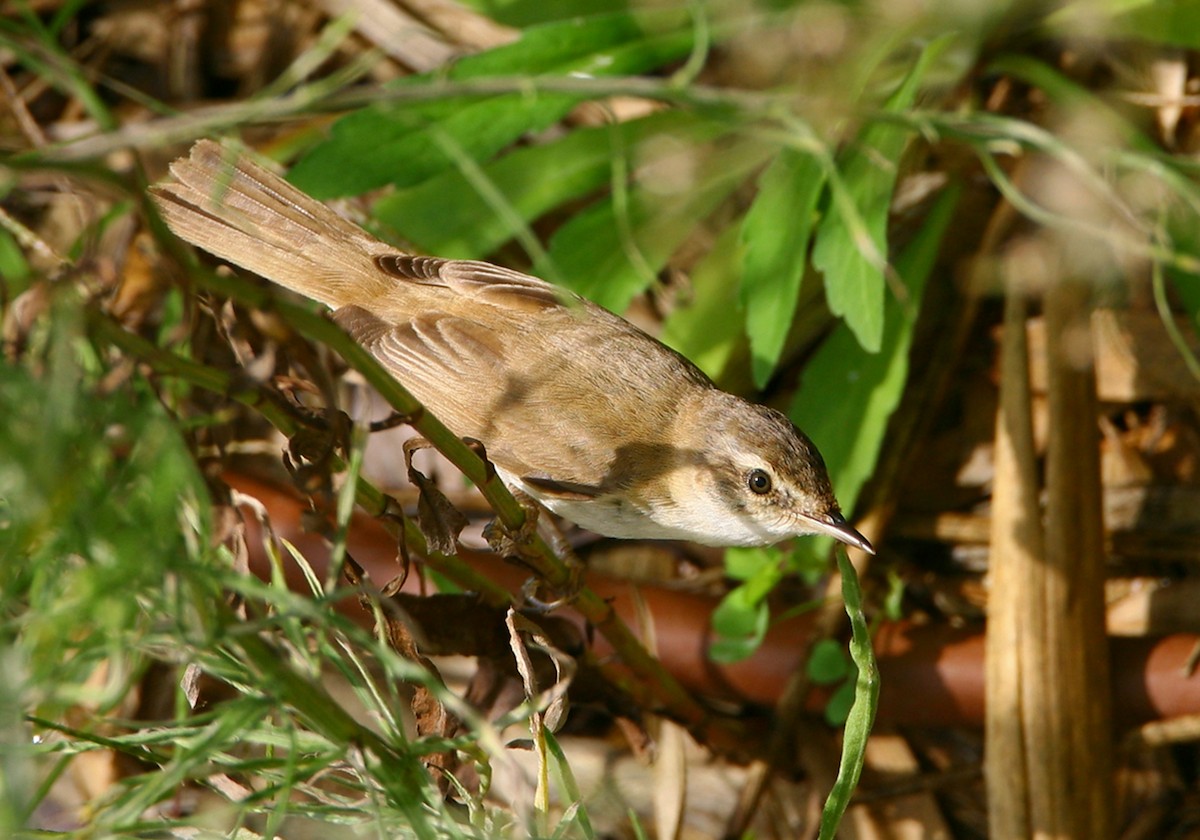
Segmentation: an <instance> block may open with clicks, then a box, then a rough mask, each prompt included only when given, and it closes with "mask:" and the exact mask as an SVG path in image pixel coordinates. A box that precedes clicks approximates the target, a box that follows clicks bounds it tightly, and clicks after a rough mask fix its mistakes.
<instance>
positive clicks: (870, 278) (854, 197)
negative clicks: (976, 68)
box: [813, 35, 951, 353]
mask: <svg viewBox="0 0 1200 840" xmlns="http://www.w3.org/2000/svg"><path fill="white" fill-rule="evenodd" d="M950 42H951V36H949V35H947V36H944V37H942V38H939V39H937V40H935V41H933V42H932V43H930V44H929V45H928V46H927V47H926V48H925V49H924V50H923V51H922V53H921V56H920V58H918V59H917V62H916V64H915V65H914V66H913V69H912V70H911V71H910V72H909V73H908V75H907V76H906V77H905V79H904V82H903V83H902V84H901V85H900V87H899V88H898V89H897V90H896V92H895V93H893V94H892V95H891V96H890V97H889V98H888V100H887V102H886V103H885V104H884V106H883V110H884V111H885V112H887V113H898V112H900V111H903V110H906V109H907V108H909V107H910V106H911V105H912V103H913V101H914V100H915V98H916V95H917V91H918V90H919V89H920V83H921V79H922V78H923V77H924V76H925V73H926V71H927V70H928V69H929V67H930V65H931V64H933V62H934V61H935V60H936V59H937V57H938V56H939V55H941V53H942V51H943V50H944V49H945V48H946V47H947V46H948V45H949V44H950ZM910 133H911V132H910V131H909V130H908V129H907V128H904V127H902V126H898V125H894V124H890V123H886V122H882V121H878V122H873V123H871V124H870V125H868V126H867V127H866V128H865V129H864V130H863V132H862V134H861V135H860V136H859V138H858V142H857V143H855V144H854V146H853V147H852V148H851V150H850V151H849V152H848V153H847V155H846V156H845V158H844V159H843V161H842V162H841V164H840V166H839V170H840V172H839V174H838V175H837V177H836V178H835V179H834V183H833V199H834V200H833V201H832V202H831V204H830V208H829V212H828V214H827V215H826V216H825V218H824V219H822V220H821V223H820V225H819V227H818V228H817V235H816V244H815V245H814V246H813V265H814V266H816V267H817V268H818V269H820V270H821V272H822V273H823V274H824V275H825V297H826V299H827V300H828V301H829V309H830V311H832V312H833V314H834V315H838V316H840V317H842V318H843V319H845V322H846V324H847V326H849V327H850V329H851V330H852V331H853V333H854V335H855V337H856V338H857V339H858V342H859V343H860V344H861V345H862V346H863V347H864V348H865V349H866V350H868V351H870V352H872V353H875V352H878V351H879V349H880V346H881V342H882V340H883V320H884V318H883V303H884V291H885V282H884V274H883V272H884V266H885V262H886V260H887V253H888V251H887V222H888V211H889V209H890V207H891V202H892V193H893V191H894V190H895V186H896V175H897V170H896V164H897V162H898V161H899V159H900V155H901V153H902V152H903V150H904V147H905V145H906V144H907V143H908V138H909V135H910Z"/></svg>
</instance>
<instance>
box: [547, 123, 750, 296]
mask: <svg viewBox="0 0 1200 840" xmlns="http://www.w3.org/2000/svg"><path fill="white" fill-rule="evenodd" d="M697 152H698V154H699V157H698V158H697V159H696V161H695V163H696V166H695V170H694V173H693V176H692V177H691V178H690V179H689V181H688V183H687V185H686V186H685V187H684V188H682V189H681V190H680V191H679V192H672V191H664V190H662V189H661V185H651V184H646V185H640V184H638V185H635V186H633V187H632V188H630V189H629V191H628V193H625V192H624V191H623V190H620V189H618V190H617V191H615V192H614V193H613V195H611V196H609V197H608V198H606V199H603V200H601V201H600V202H598V203H597V204H595V205H593V206H592V207H590V208H588V209H587V210H585V211H583V212H581V213H579V214H578V215H576V216H575V217H574V218H572V219H571V220H570V221H569V222H567V223H566V224H565V225H563V226H562V227H561V228H560V229H559V230H558V231H557V232H556V233H555V234H554V236H553V237H551V240H550V248H549V251H548V256H547V260H546V262H545V263H543V264H542V265H537V266H535V271H539V272H540V273H542V274H545V275H549V276H557V277H559V278H560V279H561V282H562V283H564V284H565V285H567V286H568V287H570V288H571V289H574V290H575V291H576V292H578V293H579V294H581V295H583V296H584V297H587V298H590V299H591V300H593V301H595V302H596V303H598V304H600V305H601V306H604V307H607V308H609V309H611V310H613V311H614V312H623V311H624V310H625V309H626V308H627V307H628V306H629V302H630V301H631V300H632V299H633V297H634V296H635V295H636V294H638V293H639V292H642V291H644V290H645V289H646V288H647V287H648V286H649V285H650V284H651V283H652V282H653V281H654V279H655V277H656V276H657V274H658V271H659V270H660V269H661V268H662V267H663V265H665V263H666V262H667V259H668V258H669V257H670V256H671V255H672V254H673V253H674V252H675V249H676V248H677V247H678V246H679V244H680V243H681V242H682V241H683V240H684V238H685V237H686V236H687V235H688V234H689V233H691V232H692V231H693V230H694V229H695V227H696V225H697V224H698V223H699V222H700V221H701V220H702V219H704V218H705V217H706V216H708V215H709V214H710V213H712V212H713V210H714V209H715V208H716V206H717V204H718V203H719V202H721V201H722V200H723V199H725V198H726V197H727V196H728V195H729V194H730V193H731V192H732V191H733V190H734V189H735V188H737V186H738V185H739V184H740V183H741V182H742V181H743V180H744V179H745V178H746V177H747V176H748V175H749V174H750V173H751V172H752V171H753V170H754V169H755V168H756V167H757V166H759V165H760V164H761V163H762V161H763V160H764V158H765V155H766V152H767V150H766V149H765V148H764V147H763V146H762V145H761V144H758V143H755V142H749V143H738V144H735V145H733V146H732V147H728V148H717V149H713V150H711V152H709V151H708V150H704V149H700V150H697Z"/></svg>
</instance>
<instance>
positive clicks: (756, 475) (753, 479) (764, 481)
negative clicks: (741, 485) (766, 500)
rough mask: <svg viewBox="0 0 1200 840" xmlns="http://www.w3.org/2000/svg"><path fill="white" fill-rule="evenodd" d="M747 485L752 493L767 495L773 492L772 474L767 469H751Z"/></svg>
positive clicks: (747, 477)
mask: <svg viewBox="0 0 1200 840" xmlns="http://www.w3.org/2000/svg"><path fill="white" fill-rule="evenodd" d="M746 486H747V487H749V488H750V492H751V493H757V494H758V495H760V496H765V495H767V494H768V493H770V492H771V476H770V475H768V474H767V471H766V470H750V474H749V475H747V476H746Z"/></svg>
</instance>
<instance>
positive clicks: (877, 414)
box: [788, 188, 959, 568]
mask: <svg viewBox="0 0 1200 840" xmlns="http://www.w3.org/2000/svg"><path fill="white" fill-rule="evenodd" d="M958 196H959V191H958V189H956V188H952V189H950V190H948V191H946V192H945V193H944V194H943V195H942V196H941V197H940V198H939V199H938V201H937V203H936V204H935V206H934V207H933V209H932V210H931V211H930V212H929V214H928V216H927V218H926V220H925V224H924V225H923V226H922V228H921V231H920V233H919V235H918V236H917V237H916V238H915V239H914V240H913V242H912V243H911V244H910V245H909V246H908V248H907V249H906V250H905V251H904V253H903V254H902V255H901V256H900V257H899V258H898V259H897V260H896V266H895V268H896V275H897V276H898V277H899V278H901V279H902V280H903V282H904V287H903V290H902V292H900V291H899V290H898V293H896V294H893V295H891V296H890V297H889V298H888V299H887V300H886V301H885V304H884V325H883V333H882V335H881V336H880V346H879V351H878V352H870V351H868V350H867V349H866V348H865V347H864V346H863V345H862V343H861V342H860V341H859V340H858V337H857V336H856V335H855V334H854V332H853V330H852V329H851V327H850V326H849V324H847V323H843V324H840V325H839V326H838V327H837V328H836V329H835V330H834V331H833V333H832V334H831V335H830V336H829V338H828V339H827V340H826V341H825V342H824V343H823V344H822V345H821V347H820V348H819V349H818V350H817V352H816V353H815V354H814V355H813V358H812V359H811V360H810V361H809V363H808V365H807V366H806V367H805V369H804V376H803V378H802V379H801V382H800V388H799V390H798V391H797V392H796V396H795V398H794V399H793V401H792V405H791V408H790V409H789V411H788V415H789V416H790V417H791V418H792V420H793V421H794V422H795V423H796V425H798V426H799V427H800V428H802V429H804V430H805V431H806V432H807V433H808V434H809V436H810V437H811V438H812V439H813V440H814V441H815V442H816V444H817V446H818V447H819V448H820V450H821V454H822V455H823V456H824V458H825V465H826V467H828V469H829V475H830V479H831V480H832V481H833V486H834V489H835V490H836V492H837V496H838V499H839V500H840V501H841V503H842V505H843V507H845V508H846V509H853V507H854V503H855V501H856V500H857V499H858V494H859V492H860V491H861V490H862V486H863V484H865V483H866V481H867V479H868V478H869V477H870V476H871V473H872V471H873V470H874V467H875V462H876V460H877V459H878V457H879V450H880V447H881V446H882V445H883V438H884V433H885V432H886V430H887V423H888V419H889V418H890V417H891V416H892V412H893V411H895V409H896V406H897V405H899V403H900V397H901V395H902V394H903V392H904V386H905V383H906V382H907V381H908V351H909V348H910V347H911V345H912V332H913V324H914V322H915V319H916V314H917V312H918V310H919V307H920V304H921V298H922V295H923V293H924V290H925V284H926V281H927V280H928V279H929V273H930V271H932V269H933V264H934V261H935V259H936V258H937V253H938V248H939V247H940V244H941V241H942V237H943V235H944V233H945V231H946V229H947V226H948V225H949V223H950V220H951V219H952V218H953V214H954V208H955V206H956V204H957V201H958ZM901 294H902V295H903V297H901V296H900V295H901ZM830 542H831V539H830V538H828V537H823V538H820V539H811V538H810V539H805V540H800V541H798V542H797V546H796V558H797V563H798V565H799V566H800V567H801V568H804V567H811V566H812V565H814V564H817V563H820V562H821V561H820V558H822V557H826V556H828V551H829V545H830Z"/></svg>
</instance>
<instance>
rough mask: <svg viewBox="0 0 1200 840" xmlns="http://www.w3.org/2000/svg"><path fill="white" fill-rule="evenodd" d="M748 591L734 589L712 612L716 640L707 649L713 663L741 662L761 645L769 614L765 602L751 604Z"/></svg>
mask: <svg viewBox="0 0 1200 840" xmlns="http://www.w3.org/2000/svg"><path fill="white" fill-rule="evenodd" d="M748 592H749V587H748V586H747V585H745V584H743V585H742V586H739V587H737V588H736V589H733V590H732V591H730V593H729V594H728V595H726V596H725V597H724V598H722V599H721V603H720V604H719V605H718V606H717V609H716V610H714V611H713V616H712V622H713V630H714V631H715V632H716V634H717V638H716V639H714V640H713V643H712V644H711V645H709V648H708V658H709V659H711V660H712V661H713V662H726V663H728V662H741V661H742V660H743V659H745V658H746V657H748V656H750V655H751V654H753V653H754V651H756V650H758V648H759V646H760V645H761V644H762V640H763V637H764V636H765V635H766V634H767V627H768V626H769V625H770V620H771V613H770V610H769V609H768V608H767V604H766V602H765V601H754V600H753V599H752V598H751V597H750V595H749V594H748Z"/></svg>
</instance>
